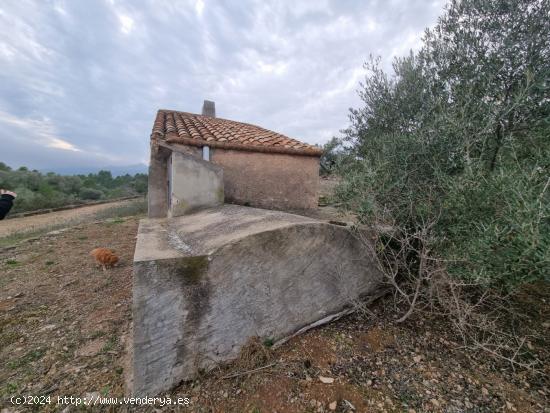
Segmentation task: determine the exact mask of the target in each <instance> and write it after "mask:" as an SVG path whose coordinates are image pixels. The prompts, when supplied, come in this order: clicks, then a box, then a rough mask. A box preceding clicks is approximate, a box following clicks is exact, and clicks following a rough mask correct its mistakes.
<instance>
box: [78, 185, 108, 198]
mask: <svg viewBox="0 0 550 413" xmlns="http://www.w3.org/2000/svg"><path fill="white" fill-rule="evenodd" d="M103 196H104V194H103V192H102V191H100V190H99V189H93V188H82V189H81V190H80V198H81V199H92V200H97V199H101V198H103Z"/></svg>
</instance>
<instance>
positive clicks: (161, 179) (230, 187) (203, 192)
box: [149, 101, 322, 218]
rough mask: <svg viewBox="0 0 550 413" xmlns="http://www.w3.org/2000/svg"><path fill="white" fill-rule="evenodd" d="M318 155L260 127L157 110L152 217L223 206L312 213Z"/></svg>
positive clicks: (208, 108)
mask: <svg viewBox="0 0 550 413" xmlns="http://www.w3.org/2000/svg"><path fill="white" fill-rule="evenodd" d="M321 153H322V150H321V149H320V148H318V147H315V146H313V145H309V144H306V143H302V142H299V141H297V140H295V139H292V138H289V137H287V136H284V135H282V134H280V133H277V132H273V131H270V130H267V129H264V128H261V127H259V126H255V125H251V124H248V123H242V122H236V121H232V120H228V119H221V118H217V117H216V114H215V106H214V102H210V101H205V102H204V105H203V111H202V115H198V114H193V113H187V112H178V111H173V110H163V109H161V110H159V111H158V113H157V117H156V120H155V123H154V127H153V133H152V134H151V163H150V168H149V217H150V218H159V217H166V216H168V217H173V216H180V215H183V214H186V213H188V212H190V211H192V210H197V209H201V208H205V207H211V206H216V205H221V204H223V203H224V201H225V202H228V203H234V204H240V205H246V206H254V207H260V208H266V209H278V210H288V209H293V210H296V209H310V208H315V207H316V206H317V202H318V185H319V179H318V177H319V158H320V156H321Z"/></svg>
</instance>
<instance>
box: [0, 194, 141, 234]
mask: <svg viewBox="0 0 550 413" xmlns="http://www.w3.org/2000/svg"><path fill="white" fill-rule="evenodd" d="M135 202H136V201H135V200H134V199H127V200H124V201H117V202H108V203H105V204H98V205H90V206H84V207H80V208H75V209H68V210H66V211H57V212H51V213H48V214H41V215H31V216H30V217H22V218H13V219H5V220H3V221H1V222H0V234H1V236H3V237H5V236H7V235H11V234H14V233H21V232H33V231H38V230H41V229H43V228H51V227H55V226H56V225H58V224H62V223H65V222H68V221H78V222H82V221H84V220H86V218H88V217H93V216H95V215H96V214H97V213H98V212H101V211H104V210H107V209H110V208H114V207H124V206H127V205H131V204H133V203H135Z"/></svg>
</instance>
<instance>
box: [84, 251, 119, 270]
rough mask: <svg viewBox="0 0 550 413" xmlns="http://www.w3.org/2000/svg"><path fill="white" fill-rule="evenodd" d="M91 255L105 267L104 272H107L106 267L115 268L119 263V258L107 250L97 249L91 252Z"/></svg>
mask: <svg viewBox="0 0 550 413" xmlns="http://www.w3.org/2000/svg"><path fill="white" fill-rule="evenodd" d="M90 255H91V256H92V257H94V258H95V259H96V261H97V262H98V263H99V264H100V265H101V266H102V267H103V271H106V267H113V266H114V265H115V264H116V263H117V262H118V257H117V256H116V255H115V254H114V253H113V251H111V250H110V249H107V248H96V249H94V250H92V252H90Z"/></svg>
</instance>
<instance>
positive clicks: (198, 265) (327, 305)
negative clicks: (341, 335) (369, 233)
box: [133, 205, 382, 396]
mask: <svg viewBox="0 0 550 413" xmlns="http://www.w3.org/2000/svg"><path fill="white" fill-rule="evenodd" d="M381 282H382V276H381V275H380V273H379V272H378V271H377V270H376V267H375V265H374V263H373V260H372V259H371V257H370V256H369V255H368V254H367V253H366V248H364V246H363V245H362V244H361V242H360V241H359V240H358V239H357V238H356V237H355V236H354V235H353V233H352V232H351V231H350V230H349V229H348V228H346V227H341V226H336V225H331V224H328V223H325V222H320V221H316V220H314V219H310V218H307V217H302V216H298V215H292V214H286V213H283V212H277V211H267V210H260V209H255V208H246V207H239V206H235V205H225V206H223V207H220V208H215V209H210V210H204V211H201V212H197V213H195V214H190V215H186V216H182V217H178V218H168V219H146V220H142V221H141V222H140V227H139V232H138V239H137V245H136V252H135V257H134V283H133V285H134V287H133V288H134V295H133V300H134V301H133V322H134V341H133V357H134V359H133V370H134V377H133V390H134V394H135V395H138V396H142V395H153V394H157V393H159V392H161V391H164V390H168V389H170V388H171V387H173V386H175V385H177V384H178V383H179V382H180V381H182V380H187V379H192V378H193V377H194V376H195V375H196V374H197V372H198V370H199V369H210V368H212V367H214V366H215V365H216V364H217V363H219V362H223V361H226V360H230V359H232V358H234V357H236V356H237V355H238V353H239V350H240V349H241V347H242V346H243V345H244V344H245V343H246V341H247V340H248V339H249V338H250V337H253V336H259V337H261V338H262V339H271V340H274V341H277V340H280V339H282V338H284V337H287V336H289V335H291V334H293V333H294V332H296V331H297V330H299V329H301V328H302V327H304V326H307V325H309V324H311V323H314V322H315V321H317V320H321V319H323V318H325V317H327V316H329V315H331V314H335V313H338V312H340V311H342V309H343V308H345V307H346V306H348V305H349V304H350V303H351V302H352V301H353V300H355V299H357V298H359V297H376V296H378V295H379V294H380V286H381Z"/></svg>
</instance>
